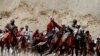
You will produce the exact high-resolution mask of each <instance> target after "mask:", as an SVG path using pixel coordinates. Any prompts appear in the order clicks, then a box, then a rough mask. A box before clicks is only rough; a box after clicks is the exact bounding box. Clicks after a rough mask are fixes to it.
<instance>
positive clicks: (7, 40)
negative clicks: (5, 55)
mask: <svg viewBox="0 0 100 56" xmlns="http://www.w3.org/2000/svg"><path fill="white" fill-rule="evenodd" d="M19 36H20V34H19V31H18V28H17V27H15V28H14V29H13V30H12V32H11V31H8V32H5V34H4V37H3V38H2V39H1V46H2V50H3V48H4V45H6V47H7V49H8V52H9V49H10V48H15V46H16V45H17V44H18V42H17V37H19Z"/></svg>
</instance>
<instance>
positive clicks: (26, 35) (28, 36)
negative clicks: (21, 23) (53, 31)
mask: <svg viewBox="0 0 100 56" xmlns="http://www.w3.org/2000/svg"><path fill="white" fill-rule="evenodd" d="M22 35H23V36H24V37H25V38H26V40H27V41H28V42H29V41H30V33H29V27H28V25H26V26H25V28H24V29H23V30H22Z"/></svg>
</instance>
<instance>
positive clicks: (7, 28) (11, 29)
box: [5, 19, 17, 41]
mask: <svg viewBox="0 0 100 56" xmlns="http://www.w3.org/2000/svg"><path fill="white" fill-rule="evenodd" d="M16 27H17V26H16V25H15V20H13V19H12V20H11V21H10V23H9V24H7V25H6V26H5V31H6V32H9V33H10V34H11V35H12V36H13V37H14V38H13V40H15V39H16V35H15V34H14V33H15V32H14V28H16ZM15 41H16V40H15Z"/></svg>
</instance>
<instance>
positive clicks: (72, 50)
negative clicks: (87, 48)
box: [71, 48, 74, 56]
mask: <svg viewBox="0 0 100 56" xmlns="http://www.w3.org/2000/svg"><path fill="white" fill-rule="evenodd" d="M73 55H74V48H71V56H73Z"/></svg>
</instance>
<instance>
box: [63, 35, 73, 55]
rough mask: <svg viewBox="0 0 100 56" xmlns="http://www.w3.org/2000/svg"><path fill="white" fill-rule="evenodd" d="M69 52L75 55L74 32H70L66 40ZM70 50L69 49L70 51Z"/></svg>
mask: <svg viewBox="0 0 100 56" xmlns="http://www.w3.org/2000/svg"><path fill="white" fill-rule="evenodd" d="M65 44H66V47H65V48H66V50H67V53H68V52H70V53H71V55H72V56H73V53H74V52H73V50H74V34H73V33H70V34H69V35H68V37H67V39H66V41H65ZM68 50H69V51H68Z"/></svg>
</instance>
